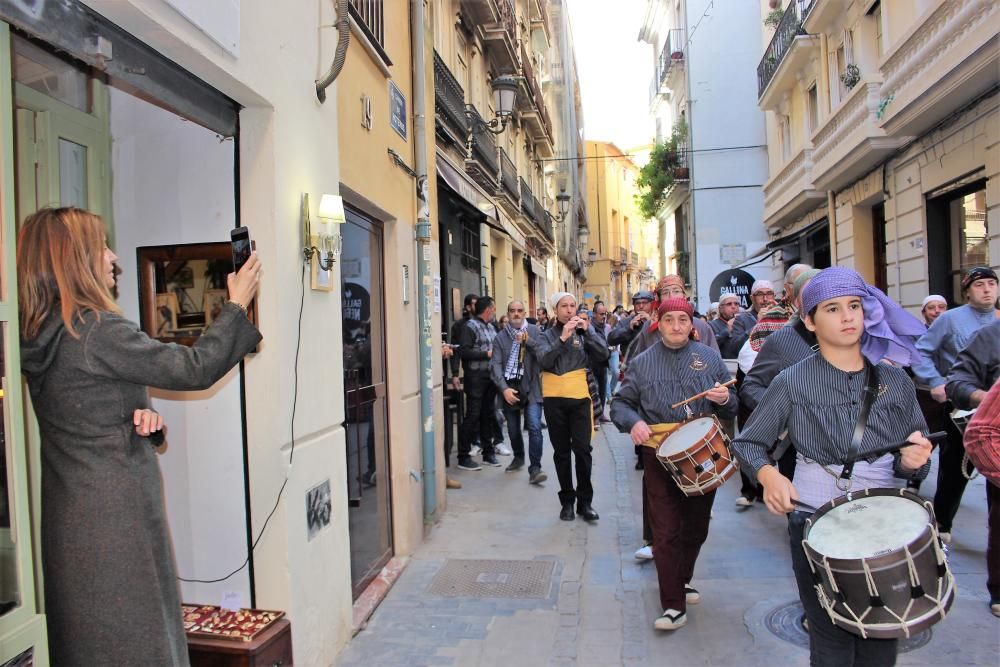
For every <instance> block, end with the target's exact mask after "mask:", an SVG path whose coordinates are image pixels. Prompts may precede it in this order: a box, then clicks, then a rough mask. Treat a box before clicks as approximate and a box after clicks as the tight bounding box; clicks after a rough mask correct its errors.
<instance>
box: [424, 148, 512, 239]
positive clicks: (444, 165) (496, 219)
mask: <svg viewBox="0 0 1000 667" xmlns="http://www.w3.org/2000/svg"><path fill="white" fill-rule="evenodd" d="M435 164H436V165H437V174H438V176H439V177H440V178H441V180H443V181H444V182H445V183H446V184H447V185H448V187H449V188H451V189H452V190H453V191H454V192H455V194H457V195H458V196H459V197H461V198H462V199H464V200H465V201H467V202H468V203H469V204H471V205H472V206H473V208H475V209H476V210H478V211H482V213H483V215H485V216H486V219H487V223H488V224H489V225H490V226H492V227H496V228H497V229H500V230H501V231H505V232H506V231H507V230H505V229H503V227H502V226H498V225H499V223H500V216H499V215H498V214H497V207H496V205H495V204H494V203H493V200H492V199H490V196H489V195H488V194H486V192H484V191H483V189H482V188H480V187H479V186H478V185H476V184H475V183H474V182H473V181H472V179H470V178H469V177H468V176H466V175H465V174H464V173H463V172H461V171H459V169H458V168H457V167H455V166H454V165H453V164H451V162H449V161H448V160H447V158H445V157H444V156H443V155H441V153H440V152H438V154H437V160H435Z"/></svg>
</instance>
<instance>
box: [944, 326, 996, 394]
mask: <svg viewBox="0 0 1000 667" xmlns="http://www.w3.org/2000/svg"><path fill="white" fill-rule="evenodd" d="M997 377H1000V320H997V321H996V322H994V323H993V324H988V325H986V326H985V327H983V328H982V329H980V330H979V331H977V332H976V333H975V334H974V335H973V336H972V338H971V339H970V340H969V344H968V345H966V346H965V349H964V350H962V351H961V352H959V353H958V357H957V358H956V359H955V364H954V365H953V366H952V367H951V372H950V373H948V384H947V386H946V387H945V391H946V392H947V394H948V400H950V401H951V402H952V404H953V405H954V406H955V407H956V408H958V409H960V410H972V409H974V408H977V407H979V404H980V403H982V402H983V399H984V398H986V392H988V391H989V390H990V387H992V386H993V383H994V382H996V381H997Z"/></svg>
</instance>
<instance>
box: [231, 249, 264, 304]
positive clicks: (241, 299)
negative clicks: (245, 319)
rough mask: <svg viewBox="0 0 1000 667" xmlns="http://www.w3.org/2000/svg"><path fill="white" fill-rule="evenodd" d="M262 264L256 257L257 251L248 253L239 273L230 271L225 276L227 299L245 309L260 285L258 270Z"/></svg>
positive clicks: (259, 270)
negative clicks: (227, 289)
mask: <svg viewBox="0 0 1000 667" xmlns="http://www.w3.org/2000/svg"><path fill="white" fill-rule="evenodd" d="M261 268H262V265H261V263H260V260H259V259H258V258H257V253H256V252H252V253H250V259H248V260H247V263H246V264H244V265H243V268H242V269H240V270H239V273H230V274H229V276H227V278H226V280H227V284H228V286H229V300H230V301H232V302H233V303H236V304H237V305H240V306H242V307H243V308H244V309H246V307H247V306H249V305H250V302H251V301H253V298H254V297H255V296H256V295H257V288H258V287H259V286H260V272H261Z"/></svg>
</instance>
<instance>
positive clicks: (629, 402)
mask: <svg viewBox="0 0 1000 667" xmlns="http://www.w3.org/2000/svg"><path fill="white" fill-rule="evenodd" d="M657 312H658V315H659V321H658V325H657V331H658V333H659V338H660V344H655V345H653V346H652V347H650V348H649V349H648V350H646V351H644V352H642V353H641V354H639V355H638V356H636V357H635V359H634V360H633V362H632V365H631V367H630V368H629V371H628V373H627V374H626V375H625V380H624V381H623V382H622V384H621V386H620V387H619V389H618V393H617V394H616V395H615V399H614V400H613V401H612V403H611V420H612V421H613V422H614V423H615V425H616V426H617V427H618V428H619V429H620V430H621V431H622V432H623V433H629V434H630V435H631V436H632V442H633V443H634V444H635V445H637V446H640V449H641V450H642V456H643V457H644V458H645V459H646V465H645V466H644V468H645V472H644V473H643V479H644V482H645V483H644V484H643V489H644V495H645V497H646V500H647V502H646V503H644V506H645V507H647V508H648V516H649V521H650V526H651V528H652V540H653V549H652V556H653V560H654V561H655V563H656V574H657V579H658V580H659V587H660V606H661V607H662V609H663V614H662V616H660V617H659V618H657V619H656V621H655V623H654V624H653V627H655V628H656V629H657V630H674V629H677V628H679V627H681V626H682V625H684V624H685V623H686V622H687V613H686V612H687V605H688V604H696V603H698V602H699V601H700V600H701V596H700V595H699V593H698V591H697V590H695V589H694V588H692V587H691V578H692V576H693V574H694V567H695V561H696V560H697V558H698V553H699V552H700V550H701V546H702V544H704V543H705V540H706V539H707V538H708V526H709V518H710V517H711V512H712V503H713V502H714V501H715V491H714V490H713V491H710V492H708V493H706V494H705V495H701V496H690V497H689V496H686V495H684V493H682V492H681V490H680V489H679V488H678V487H677V485H676V483H675V482H674V480H673V478H672V477H671V476H670V474H669V473H668V472H667V470H666V469H665V468H664V467H663V466H662V465H660V464H659V462H658V460H657V458H656V451H657V448H658V447H659V445H660V443H661V442H662V441H663V440H664V439H665V438H666V437H667V436H668V435H669V434H670V433H671V432H673V431H674V430H676V429H677V428H678V427H679V426H680V425H681V423H682V422H683V421H684V420H685V419H686V416H687V413H686V411H685V410H684V409H683V408H673V407H671V406H672V405H673V404H674V403H678V402H680V401H683V400H684V399H686V398H689V397H691V396H693V395H695V394H699V393H701V392H703V391H708V393H707V395H706V396H705V397H704V398H701V399H698V400H696V401H693V402H692V403H690V404H689V406H690V408H691V410H692V412H694V413H695V414H711V413H715V414H717V415H719V416H720V417H724V418H732V417H733V416H735V414H736V406H737V399H736V394H735V393H734V392H733V391H732V390H730V389H729V388H728V387H723V386H720V385H721V384H723V383H725V382H727V381H728V380H729V371H728V370H727V368H726V365H725V363H723V361H722V358H721V357H720V356H719V354H718V352H716V351H715V350H713V349H712V348H710V347H708V346H706V345H703V344H701V343H698V342H695V341H692V340H691V333H692V320H693V313H694V311H693V309H692V307H691V304H690V303H688V302H687V300H686V299H677V298H668V299H665V300H663V301H661V302H660V306H659V309H658V311H657Z"/></svg>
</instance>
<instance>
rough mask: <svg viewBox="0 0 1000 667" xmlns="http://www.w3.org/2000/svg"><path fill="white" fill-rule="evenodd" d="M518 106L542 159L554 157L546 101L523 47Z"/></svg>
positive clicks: (527, 130) (526, 128)
mask: <svg viewBox="0 0 1000 667" xmlns="http://www.w3.org/2000/svg"><path fill="white" fill-rule="evenodd" d="M517 105H518V107H519V108H520V109H521V121H522V123H523V124H524V128H525V131H526V132H527V134H528V136H529V137H531V141H532V142H533V143H534V144H535V146H536V149H537V151H538V154H539V156H540V157H546V158H548V157H552V156H553V155H554V147H553V141H552V121H551V120H550V119H549V112H548V109H547V108H546V107H545V99H544V98H543V97H542V89H541V86H539V85H538V78H537V77H536V76H535V70H534V67H533V66H532V64H531V58H530V57H529V56H528V53H527V51H525V49H524V46H523V45H522V46H521V90H520V92H519V93H518V96H517Z"/></svg>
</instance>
